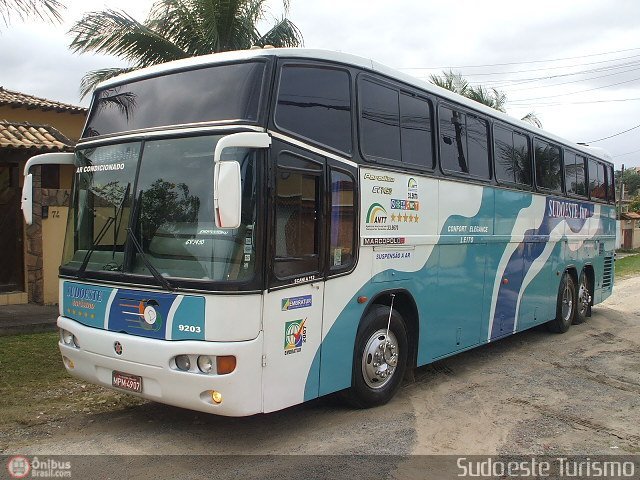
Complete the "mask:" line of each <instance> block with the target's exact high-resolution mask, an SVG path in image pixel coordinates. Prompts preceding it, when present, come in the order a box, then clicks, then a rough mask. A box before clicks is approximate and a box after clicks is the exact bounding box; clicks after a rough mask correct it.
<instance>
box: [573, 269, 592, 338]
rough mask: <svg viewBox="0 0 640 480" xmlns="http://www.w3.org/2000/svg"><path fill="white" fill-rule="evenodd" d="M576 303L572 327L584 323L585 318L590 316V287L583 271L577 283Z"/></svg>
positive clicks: (587, 277)
mask: <svg viewBox="0 0 640 480" xmlns="http://www.w3.org/2000/svg"><path fill="white" fill-rule="evenodd" d="M577 301H578V304H577V306H576V316H575V318H574V319H573V323H574V325H579V324H581V323H584V322H585V320H586V319H587V317H590V316H591V285H589V276H588V275H587V273H586V272H585V271H584V270H583V271H582V273H581V274H580V281H579V282H578V292H577Z"/></svg>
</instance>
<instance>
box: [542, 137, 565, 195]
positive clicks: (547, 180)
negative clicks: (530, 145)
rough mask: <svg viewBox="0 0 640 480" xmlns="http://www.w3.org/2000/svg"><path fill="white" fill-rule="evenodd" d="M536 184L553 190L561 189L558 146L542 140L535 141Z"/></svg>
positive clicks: (558, 190) (559, 190)
mask: <svg viewBox="0 0 640 480" xmlns="http://www.w3.org/2000/svg"><path fill="white" fill-rule="evenodd" d="M535 164H536V184H537V185H538V187H541V188H544V189H546V190H552V191H554V192H561V191H562V172H561V162H560V148H559V147H557V146H555V145H552V144H550V143H548V142H545V141H543V140H538V139H536V141H535Z"/></svg>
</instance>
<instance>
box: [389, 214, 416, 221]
mask: <svg viewBox="0 0 640 480" xmlns="http://www.w3.org/2000/svg"><path fill="white" fill-rule="evenodd" d="M391 221H392V222H397V223H418V222H419V221H420V216H419V215H418V214H414V213H409V214H407V213H398V214H397V215H396V214H395V213H392V214H391Z"/></svg>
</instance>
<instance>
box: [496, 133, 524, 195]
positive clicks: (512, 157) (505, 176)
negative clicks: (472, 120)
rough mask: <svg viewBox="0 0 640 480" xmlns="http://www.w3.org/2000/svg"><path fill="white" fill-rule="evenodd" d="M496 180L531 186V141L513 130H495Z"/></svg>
mask: <svg viewBox="0 0 640 480" xmlns="http://www.w3.org/2000/svg"><path fill="white" fill-rule="evenodd" d="M493 142H494V156H495V169H496V178H497V179H498V180H499V181H500V182H506V183H512V184H518V185H524V186H530V185H531V161H530V155H529V139H528V138H527V137H526V136H525V135H522V134H520V133H517V132H514V131H513V130H511V129H508V128H504V127H500V126H495V127H494V129H493Z"/></svg>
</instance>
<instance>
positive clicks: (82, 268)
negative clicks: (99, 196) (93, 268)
mask: <svg viewBox="0 0 640 480" xmlns="http://www.w3.org/2000/svg"><path fill="white" fill-rule="evenodd" d="M130 188H131V182H129V183H128V184H127V189H126V190H125V192H124V195H123V197H122V202H120V205H119V206H118V208H117V209H116V211H115V216H114V217H112V216H109V217H108V218H107V221H106V222H104V225H103V226H102V228H101V229H100V231H99V232H98V234H97V235H96V237H95V238H94V239H93V244H92V245H91V248H90V249H89V250H87V253H85V255H84V258H83V259H82V264H81V265H80V268H79V269H78V274H77V275H76V276H77V277H78V278H84V273H85V270H86V269H87V265H88V264H89V259H90V258H91V255H92V254H93V252H94V251H95V250H96V247H97V246H98V244H99V243H100V242H101V241H102V238H103V237H104V236H105V235H106V234H107V232H108V231H109V227H111V225H112V224H113V222H115V221H116V218H118V214H119V213H121V212H122V209H123V207H124V204H125V202H126V201H127V197H128V196H129V190H130ZM120 221H121V222H122V217H120ZM118 230H119V228H118ZM116 232H117V231H116ZM116 232H114V237H113V244H114V245H113V248H114V256H115V243H116V241H117V238H118V237H117V233H116Z"/></svg>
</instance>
